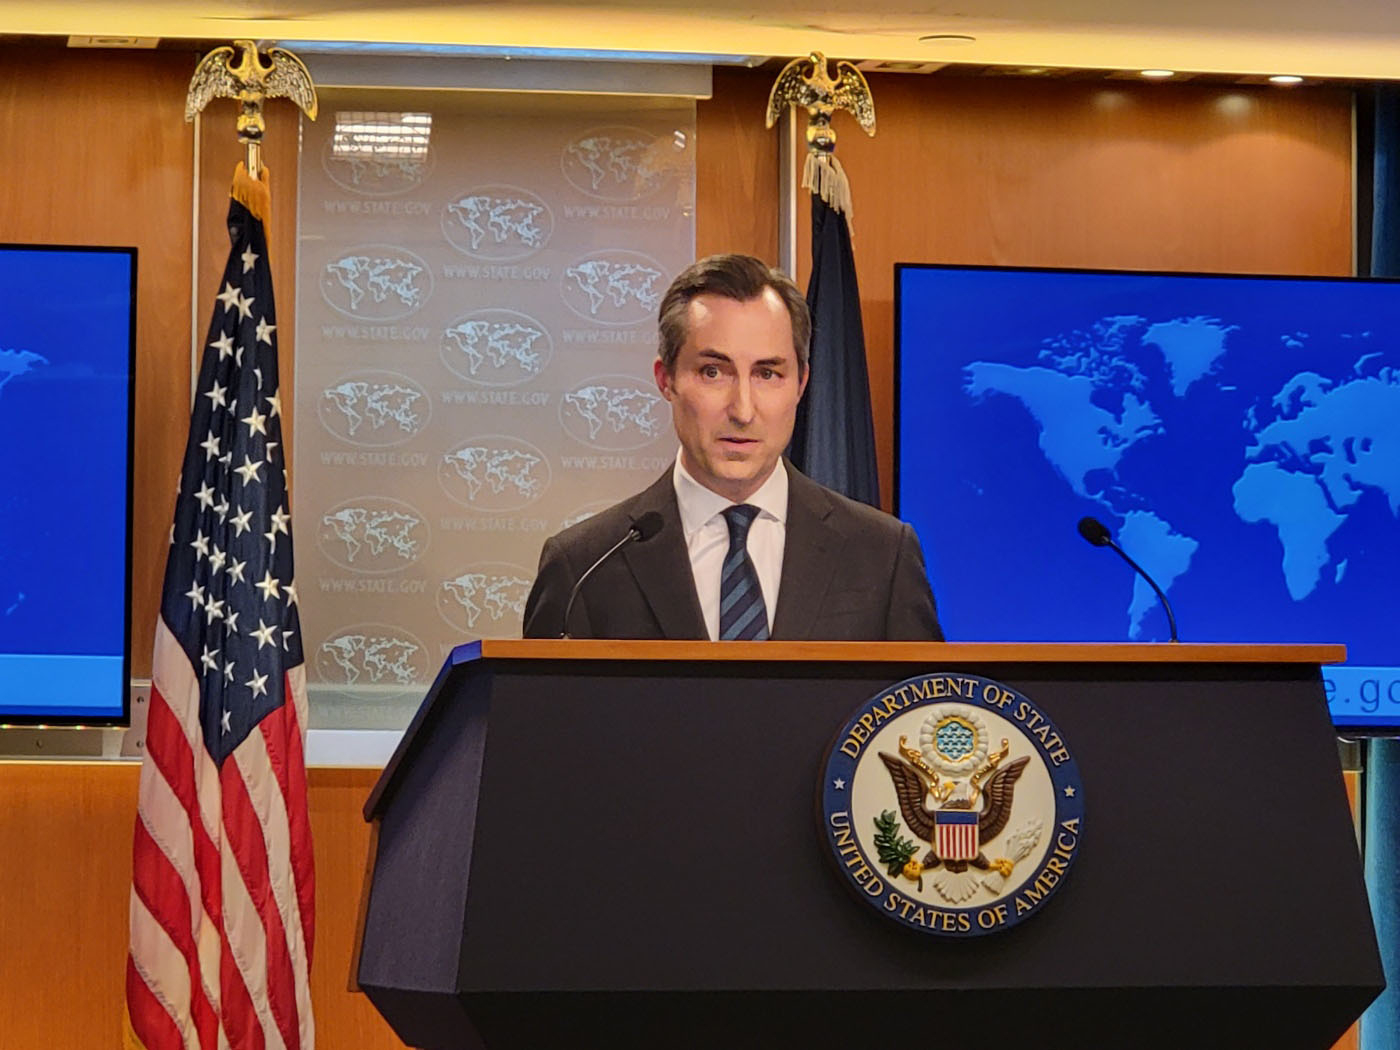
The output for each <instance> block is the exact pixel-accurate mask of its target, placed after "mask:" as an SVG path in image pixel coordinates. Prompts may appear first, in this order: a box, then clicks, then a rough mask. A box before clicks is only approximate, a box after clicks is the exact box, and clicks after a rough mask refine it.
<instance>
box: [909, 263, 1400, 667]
mask: <svg viewBox="0 0 1400 1050" xmlns="http://www.w3.org/2000/svg"><path fill="white" fill-rule="evenodd" d="M1033 278H1040V279H1042V281H1043V282H1044V283H1042V284H1041V285H1034V284H1032V283H1030V282H1031V281H1032V279H1033ZM905 281H906V285H905V286H902V289H901V291H902V300H901V303H902V307H901V309H902V329H901V364H900V371H901V374H900V383H901V388H902V389H901V426H900V429H901V435H900V442H901V461H900V510H901V513H902V514H904V516H906V517H907V518H909V520H911V521H913V522H914V523H915V526H916V528H917V529H918V530H919V533H920V536H921V538H922V539H923V541H924V544H925V547H926V548H933V549H932V550H930V551H929V561H930V565H931V575H932V577H933V579H934V584H935V593H936V595H937V596H938V598H939V600H940V606H941V607H942V606H944V605H946V606H947V615H948V620H949V626H950V627H951V628H952V630H951V631H950V636H954V635H955V634H957V635H959V636H962V637H969V638H988V639H994V638H999V637H1006V638H1011V639H1015V638H1025V639H1044V640H1109V641H1111V640H1150V639H1156V638H1161V637H1163V636H1164V635H1165V629H1166V625H1165V618H1164V616H1163V614H1162V613H1161V612H1160V609H1159V605H1158V602H1157V598H1156V596H1155V595H1154V594H1153V592H1152V590H1151V588H1150V586H1149V585H1148V584H1147V583H1146V582H1145V581H1143V580H1142V579H1140V578H1138V577H1136V576H1135V575H1133V574H1132V573H1131V571H1130V570H1129V569H1128V568H1127V567H1126V566H1124V565H1122V563H1121V562H1118V561H1117V559H1116V558H1115V557H1114V556H1113V555H1112V554H1111V553H1109V552H1104V551H1101V550H1096V549H1095V548H1092V547H1089V546H1088V545H1087V544H1084V543H1083V541H1082V540H1081V539H1079V538H1078V537H1077V536H1076V535H1074V523H1075V521H1077V520H1078V517H1079V516H1081V515H1085V514H1089V515H1094V516H1096V517H1098V518H1100V519H1101V520H1102V521H1103V522H1104V523H1105V524H1106V525H1107V526H1108V527H1109V529H1110V530H1111V531H1112V533H1113V536H1114V539H1115V540H1116V541H1117V542H1118V543H1119V544H1120V545H1121V546H1122V547H1123V548H1124V549H1125V550H1126V551H1127V552H1128V553H1129V554H1130V555H1131V556H1132V557H1133V558H1134V559H1136V560H1137V561H1138V562H1139V563H1140V564H1142V566H1143V567H1144V568H1145V569H1147V570H1148V571H1149V572H1150V573H1151V574H1152V575H1153V576H1154V577H1155V578H1156V580H1157V582H1158V583H1159V584H1160V585H1161V587H1162V588H1163V590H1164V591H1166V593H1167V595H1168V597H1169V598H1170V599H1171V600H1172V602H1173V605H1174V606H1175V607H1176V613H1177V619H1178V622H1179V624H1180V626H1181V632H1182V636H1183V640H1190V641H1229V640H1236V641H1264V640H1275V641H1295V642H1300V641H1341V642H1345V643H1347V644H1348V645H1349V646H1350V647H1351V653H1352V660H1353V662H1355V661H1356V660H1357V659H1358V658H1360V659H1361V661H1362V662H1374V663H1387V662H1400V639H1394V638H1391V637H1390V636H1391V635H1392V634H1393V632H1392V631H1390V629H1389V628H1388V627H1387V626H1386V625H1387V624H1388V623H1389V622H1390V621H1391V617H1390V616H1389V615H1388V614H1387V613H1386V611H1385V609H1386V605H1387V604H1388V603H1387V601H1386V599H1385V595H1386V594H1387V593H1388V592H1389V591H1390V588H1391V586H1392V584H1393V583H1394V581H1395V580H1396V579H1397V578H1400V566H1398V565H1397V563H1398V562H1400V285H1395V284H1369V285H1367V284H1364V283H1362V282H1344V281H1338V282H1328V281H1316V282H1309V281H1301V280H1300V281H1285V280H1277V281H1270V280H1266V279H1229V278H1203V277H1180V278H1177V277H1166V276H1161V275H1108V274H1093V273H1064V272H1054V271H1050V272H1034V273H1027V272H1003V271H957V270H954V271H950V272H949V271H940V270H930V271H923V270H917V271H914V272H912V273H908V274H906V275H905ZM1011 304H1014V305H1011ZM911 355H915V356H914V357H913V359H911ZM911 383H913V384H917V385H918V387H919V388H920V389H923V390H926V391H928V392H929V402H930V403H929V406H928V410H927V412H920V413H916V414H912V418H911V413H910V411H909V407H910V405H911V398H910V391H909V389H908V385H909V384H911ZM921 446H922V447H927V448H937V449H947V450H948V452H947V453H946V455H941V456H939V457H936V458H935V459H933V460H931V461H930V462H928V463H925V462H924V457H923V456H921V455H919V454H918V453H917V452H914V453H913V454H910V450H916V449H918V448H919V447H921ZM953 506H956V507H957V508H958V511H957V512H956V513H951V508H952V507H953ZM940 590H941V591H942V593H941V594H939V593H938V592H939V591H940ZM988 594H990V595H996V596H997V597H996V600H994V601H988V600H986V597H985V595H988ZM1008 595H1014V596H1015V598H1014V600H1011V601H1008V600H1007V598H1008ZM1067 598H1068V601H1067V600H1066V599H1067ZM960 620H962V621H963V624H965V625H966V633H963V632H961V631H959V630H958V628H959V627H960V626H962V624H960V623H959V621H960Z"/></svg>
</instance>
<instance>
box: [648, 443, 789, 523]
mask: <svg viewBox="0 0 1400 1050" xmlns="http://www.w3.org/2000/svg"><path fill="white" fill-rule="evenodd" d="M671 480H672V483H673V484H674V485H675V487H676V503H677V504H678V505H679V507H680V512H681V528H682V529H683V530H684V531H685V538H686V539H687V540H689V539H690V538H691V537H692V536H694V535H695V534H696V533H697V532H699V531H700V530H701V529H702V528H704V527H705V525H706V524H708V523H709V521H710V520H711V519H712V518H714V517H716V516H717V515H719V514H722V513H723V512H724V511H726V510H728V509H729V508H730V507H732V506H735V504H734V503H733V502H732V501H731V500H728V499H726V498H725V497H724V496H721V495H720V494H719V493H717V492H712V491H711V490H709V489H707V488H706V487H705V486H704V485H702V484H700V482H698V481H696V480H695V479H694V478H693V477H691V475H690V471H688V470H686V469H685V464H683V463H682V462H681V457H680V456H677V457H676V466H675V469H674V470H673V471H672V473H671ZM744 502H745V503H748V504H751V505H753V506H755V507H757V508H758V509H759V511H760V512H761V513H762V515H763V516H765V517H769V518H772V519H774V520H775V521H777V522H778V523H779V524H786V523H787V505H788V475H787V467H786V466H785V465H784V463H783V462H782V461H781V460H779V461H778V465H777V467H775V468H774V470H773V473H771V474H769V475H768V480H767V481H765V482H764V483H763V484H762V485H760V486H759V487H758V491H757V492H755V493H754V494H753V495H752V496H750V497H749V498H748V499H746V500H745V501H744Z"/></svg>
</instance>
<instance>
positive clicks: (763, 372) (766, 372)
mask: <svg viewBox="0 0 1400 1050" xmlns="http://www.w3.org/2000/svg"><path fill="white" fill-rule="evenodd" d="M777 374H778V372H777V369H773V368H760V369H759V370H758V377H759V378H760V379H772V378H774V377H775V376H777Z"/></svg>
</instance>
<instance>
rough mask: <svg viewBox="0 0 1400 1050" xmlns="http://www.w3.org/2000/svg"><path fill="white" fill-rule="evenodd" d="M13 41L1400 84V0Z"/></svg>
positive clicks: (576, 19) (537, 5) (503, 8)
mask: <svg viewBox="0 0 1400 1050" xmlns="http://www.w3.org/2000/svg"><path fill="white" fill-rule="evenodd" d="M0 32H5V33H16V34H55V35H64V36H67V35H70V34H83V35H108V34H111V35H131V36H145V37H164V38H170V37H188V38H195V39H201V40H209V39H231V38H233V37H243V36H247V37H254V38H258V39H277V40H342V41H381V42H423V43H437V44H458V45H475V46H485V47H504V48H516V47H542V48H560V49H590V50H592V49H596V50H629V51H648V52H653V51H655V52H686V53H702V54H724V55H754V56H791V55H797V54H802V53H805V52H806V51H808V50H814V49H815V50H821V51H825V52H826V53H827V54H828V55H829V56H831V57H833V58H835V57H845V58H852V59H886V60H902V61H911V60H912V61H923V62H956V63H971V64H977V65H983V64H989V65H1012V66H1059V67H1072V68H1089V69H1139V68H1146V67H1166V68H1169V69H1177V70H1182V71H1197V72H1228V73H1241V74H1267V73H1299V74H1303V75H1306V76H1309V77H1340V78H1357V79H1377V80H1384V79H1400V2H1396V0H1327V2H1325V3H1324V2H1321V0H1167V2H1162V0H922V2H921V0H842V2H839V3H838V2H835V0H814V3H811V4H809V3H804V2H800V0H763V2H762V3H761V4H759V5H758V6H754V5H751V4H748V3H744V2H742V0H704V2H699V3H697V2H696V0H553V2H549V3H543V2H535V0H515V2H499V0H495V2H492V0H487V2H478V3H473V2H470V0H466V2H464V0H417V2H395V0H224V2H214V0H127V2H124V3H106V2H100V0H43V2H23V3H20V2H12V0H0ZM938 33H954V34H967V35H970V36H973V37H975V38H976V40H975V42H972V43H961V44H954V43H937V42H921V41H920V40H919V39H918V38H919V37H920V36H925V35H928V34H938Z"/></svg>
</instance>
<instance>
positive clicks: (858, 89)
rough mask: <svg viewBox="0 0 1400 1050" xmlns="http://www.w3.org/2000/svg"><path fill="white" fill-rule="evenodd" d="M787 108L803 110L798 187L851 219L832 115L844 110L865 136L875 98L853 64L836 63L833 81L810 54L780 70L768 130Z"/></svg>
mask: <svg viewBox="0 0 1400 1050" xmlns="http://www.w3.org/2000/svg"><path fill="white" fill-rule="evenodd" d="M788 106H801V107H802V108H803V109H805V110H806V111H807V160H806V162H805V163H804V164H803V167H802V186H803V188H804V189H809V190H811V191H813V192H814V193H816V194H817V195H818V196H820V197H821V198H822V200H824V201H826V203H827V204H828V205H830V206H831V207H832V208H833V209H835V210H836V211H839V212H842V213H844V214H845V216H846V221H847V223H849V222H850V217H851V186H850V181H849V180H848V179H847V178H846V173H845V171H844V170H843V169H842V167H841V163H840V161H838V160H837V159H836V129H835V128H833V127H832V126H831V117H832V114H834V113H835V112H836V111H837V110H838V109H844V110H846V111H847V112H848V113H850V114H851V115H852V116H853V117H855V118H856V123H858V124H859V125H860V126H861V127H862V128H864V129H865V133H866V134H867V135H874V134H875V99H874V98H873V97H872V96H871V94H870V85H869V84H867V83H866V82H865V77H863V76H862V75H861V72H860V70H859V69H857V68H856V67H855V66H854V65H853V64H852V63H850V62H847V61H845V60H842V61H839V62H837V63H836V79H835V80H833V79H832V78H831V74H830V73H828V72H827V62H826V56H825V55H823V54H822V53H821V52H820V51H813V52H812V53H811V54H810V55H808V56H807V57H806V58H795V59H793V60H792V61H791V62H789V63H788V64H787V65H785V66H784V67H783V71H782V72H781V73H779V74H778V79H777V80H775V81H774V82H773V90H772V91H770V92H769V93H768V116H767V119H766V121H765V123H766V124H767V126H768V127H770V128H771V127H772V126H773V125H774V124H776V123H777V122H778V118H779V117H781V116H782V115H783V111H784V110H785V109H787V107H788Z"/></svg>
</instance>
